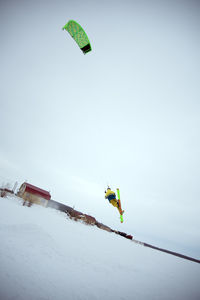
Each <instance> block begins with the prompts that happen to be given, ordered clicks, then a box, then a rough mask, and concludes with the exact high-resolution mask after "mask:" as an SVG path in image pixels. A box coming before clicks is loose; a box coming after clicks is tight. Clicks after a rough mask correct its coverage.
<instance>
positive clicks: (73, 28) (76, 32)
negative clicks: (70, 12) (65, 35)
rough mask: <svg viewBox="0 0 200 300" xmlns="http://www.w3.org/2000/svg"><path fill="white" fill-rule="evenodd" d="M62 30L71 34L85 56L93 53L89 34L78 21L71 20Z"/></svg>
mask: <svg viewBox="0 0 200 300" xmlns="http://www.w3.org/2000/svg"><path fill="white" fill-rule="evenodd" d="M62 29H63V30H64V29H65V30H66V31H68V32H69V34H70V35H71V36H72V37H73V39H74V40H75V41H76V43H77V44H78V46H79V47H80V49H81V50H82V51H83V53H84V54H86V53H88V52H90V51H92V48H91V45H90V41H89V39H88V37H87V34H86V33H85V31H84V30H83V28H82V27H81V26H80V25H79V24H78V23H77V22H76V21H73V20H70V21H69V22H68V23H67V24H66V25H65V26H64V27H63V28H62Z"/></svg>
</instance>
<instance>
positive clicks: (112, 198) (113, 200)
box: [105, 187, 124, 214]
mask: <svg viewBox="0 0 200 300" xmlns="http://www.w3.org/2000/svg"><path fill="white" fill-rule="evenodd" d="M105 199H108V201H109V202H110V203H111V204H112V205H113V206H114V207H117V209H118V211H119V213H120V214H121V213H123V212H124V211H122V210H121V208H120V206H119V201H118V200H117V199H116V195H115V192H113V191H111V189H110V187H108V188H107V191H105Z"/></svg>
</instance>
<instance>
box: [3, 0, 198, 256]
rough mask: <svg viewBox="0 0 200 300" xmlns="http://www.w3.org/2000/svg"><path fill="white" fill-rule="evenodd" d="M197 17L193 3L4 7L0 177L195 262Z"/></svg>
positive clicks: (70, 3)
mask: <svg viewBox="0 0 200 300" xmlns="http://www.w3.org/2000/svg"><path fill="white" fill-rule="evenodd" d="M199 16H200V4H199V2H198V1H191V0H188V1H125V0H124V1H97V0H92V1H80V0H73V1H64V0H56V1H38V0H36V1H20V0H19V1H14V0H13V1H9V0H5V1H1V2H0V25H1V26H0V34H1V56H0V65H1V73H0V76H1V77H0V80H1V89H0V93H1V98H0V99H1V100H0V101H1V103H0V105H1V106H0V107H1V110H0V128H1V147H0V181H1V182H7V181H9V182H14V181H18V184H19V185H20V184H21V183H23V182H24V181H25V180H27V181H28V182H30V183H32V184H34V185H37V186H39V187H41V188H44V189H47V190H50V191H51V194H52V198H53V199H55V200H57V201H60V202H63V203H66V204H68V205H70V206H75V208H76V209H78V210H81V211H83V212H85V213H89V214H91V215H93V216H95V217H96V219H97V220H98V221H101V222H103V223H105V224H107V225H108V226H111V227H112V228H115V229H118V230H121V231H125V232H128V233H131V234H133V235H134V236H135V237H136V238H138V239H141V240H145V241H146V242H152V243H154V244H156V245H157V246H161V247H168V248H170V249H171V250H177V251H180V252H184V253H186V254H189V255H193V256H196V257H199V254H200V234H199V227H200V226H199V225H200V219H199V212H200V202H199V194H200V185H199V178H200V171H199V170H200V159H199V153H200V142H199V128H200V118H199V116H200V115H199V113H200V105H199V99H200V97H199V96H200V88H199V75H200V74H199V67H200V66H199V65H200V63H199V53H200V38H199V29H200V18H199ZM70 19H74V20H76V21H78V22H79V23H80V24H81V25H82V26H83V28H84V29H85V30H86V32H87V34H88V37H89V39H90V42H91V45H92V49H93V50H92V52H90V53H88V54H87V55H85V56H84V55H83V54H82V52H81V51H80V49H79V48H78V46H77V45H76V43H75V42H74V41H73V39H72V38H71V37H70V35H69V34H68V33H67V32H64V31H62V30H61V28H62V27H63V26H64V25H65V24H66V23H67V21H68V20H70ZM107 184H110V186H111V188H113V189H115V188H116V187H119V188H120V190H121V198H122V206H123V208H124V209H125V215H124V224H121V223H120V221H119V217H118V213H117V210H116V209H115V208H113V207H112V206H111V205H109V204H108V203H107V202H106V201H105V200H104V189H105V187H106V186H107ZM19 185H18V187H19Z"/></svg>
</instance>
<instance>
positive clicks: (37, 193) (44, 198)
mask: <svg viewBox="0 0 200 300" xmlns="http://www.w3.org/2000/svg"><path fill="white" fill-rule="evenodd" d="M17 195H18V196H19V197H21V198H22V199H24V203H23V205H25V204H26V202H28V206H31V205H32V204H33V203H35V204H39V205H42V206H45V207H46V206H47V204H48V201H49V200H50V199H51V195H50V193H49V192H47V191H45V190H43V189H40V188H38V187H37V186H34V185H32V184H30V183H27V182H24V183H23V184H22V185H21V186H20V188H19V191H18V193H17Z"/></svg>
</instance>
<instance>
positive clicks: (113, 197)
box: [108, 194, 116, 202]
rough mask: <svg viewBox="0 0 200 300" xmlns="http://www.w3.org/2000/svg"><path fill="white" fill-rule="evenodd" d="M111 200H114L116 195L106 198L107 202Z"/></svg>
mask: <svg viewBox="0 0 200 300" xmlns="http://www.w3.org/2000/svg"><path fill="white" fill-rule="evenodd" d="M112 199H116V195H115V194H111V195H109V196H108V201H109V202H110V200H112Z"/></svg>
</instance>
